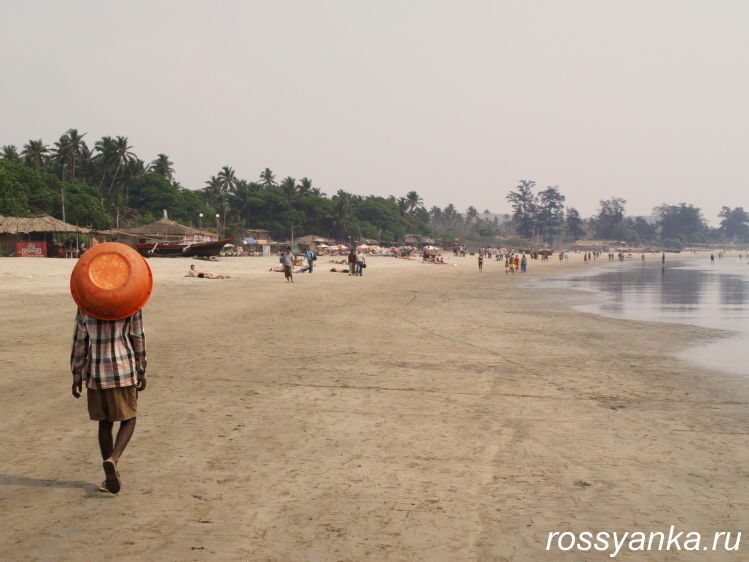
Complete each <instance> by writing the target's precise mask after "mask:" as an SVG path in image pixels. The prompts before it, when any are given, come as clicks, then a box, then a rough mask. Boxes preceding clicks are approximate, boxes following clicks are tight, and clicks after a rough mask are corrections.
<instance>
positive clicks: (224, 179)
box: [217, 166, 237, 195]
mask: <svg viewBox="0 0 749 562" xmlns="http://www.w3.org/2000/svg"><path fill="white" fill-rule="evenodd" d="M217 177H218V181H219V182H221V193H222V195H225V194H227V193H229V192H230V191H232V190H234V187H236V185H237V175H236V174H235V173H234V168H231V167H229V166H224V167H223V168H221V171H220V172H219V173H218V176H217Z"/></svg>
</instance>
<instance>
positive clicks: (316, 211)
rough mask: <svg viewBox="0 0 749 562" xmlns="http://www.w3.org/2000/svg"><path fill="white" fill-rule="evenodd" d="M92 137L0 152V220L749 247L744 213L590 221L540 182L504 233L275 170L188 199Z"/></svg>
mask: <svg viewBox="0 0 749 562" xmlns="http://www.w3.org/2000/svg"><path fill="white" fill-rule="evenodd" d="M85 137H86V133H82V132H80V131H78V130H77V129H69V130H67V131H66V132H65V133H63V134H62V135H61V136H60V138H59V139H58V140H57V141H56V142H54V143H53V144H51V145H48V144H45V143H44V142H43V141H42V140H41V139H32V140H29V141H28V142H27V143H25V144H24V145H23V146H22V147H21V149H20V150H19V149H18V148H17V147H16V146H14V145H5V146H2V147H0V214H6V215H14V216H24V215H31V214H36V213H40V212H45V213H48V214H50V215H52V216H55V217H58V218H63V219H65V220H67V222H71V223H78V224H81V225H88V226H93V227H95V228H112V227H114V228H120V227H127V226H135V225H138V224H143V223H146V222H151V221H153V220H156V219H157V218H159V217H160V216H161V214H162V210H164V209H166V210H168V212H169V216H170V218H173V219H175V220H178V221H180V222H183V223H186V224H190V225H193V226H198V227H210V228H214V227H215V228H218V229H219V230H221V231H223V233H224V234H226V235H227V236H228V235H241V231H242V230H244V229H245V228H248V227H252V228H265V229H268V230H270V231H271V233H272V235H273V236H274V237H275V238H276V239H286V238H288V237H289V234H290V231H291V229H292V228H293V229H294V232H295V234H296V235H304V234H318V235H323V236H330V237H334V238H337V239H340V240H347V239H353V240H361V239H365V238H366V239H376V240H382V241H385V242H399V241H402V240H403V238H404V237H405V235H406V234H411V233H413V234H421V235H430V236H433V237H435V238H437V239H438V240H439V241H441V242H442V243H443V244H448V245H449V244H451V243H452V242H453V241H455V240H468V241H475V242H477V243H487V244H489V243H491V241H492V240H496V239H497V237H507V236H513V235H516V236H519V237H522V238H525V239H529V240H532V241H534V242H537V243H546V244H561V243H564V242H568V241H574V240H579V239H583V238H594V239H598V240H617V241H623V242H628V243H659V244H663V245H665V246H668V247H681V246H684V245H687V244H693V243H699V242H726V241H730V242H744V243H749V224H748V223H749V215H748V214H747V212H745V211H744V209H743V208H742V207H736V208H729V207H723V208H722V210H721V212H720V219H721V222H720V226H719V227H718V228H711V227H709V226H708V225H707V223H706V221H705V219H704V217H703V215H702V212H701V210H700V209H699V208H696V207H694V206H692V205H689V204H686V203H679V204H676V205H670V204H665V203H664V204H663V205H660V206H658V207H656V208H655V209H654V210H653V216H654V217H655V220H648V219H646V218H644V217H634V218H633V217H628V216H626V213H625V205H626V201H625V200H624V199H622V198H620V197H611V198H610V199H606V200H602V201H601V202H600V206H599V209H598V212H597V213H596V214H595V215H594V216H593V217H590V218H589V219H587V220H586V219H583V218H582V217H581V216H580V213H579V212H578V211H577V209H575V208H574V207H569V206H566V197H565V196H564V195H563V194H562V193H561V191H560V190H559V188H558V187H557V186H547V187H546V188H544V189H540V190H538V189H536V183H535V182H534V181H533V180H521V181H520V182H519V184H518V185H517V187H516V188H515V189H513V190H511V191H510V192H509V193H508V194H507V201H508V203H509V204H510V206H511V207H512V213H511V219H510V220H509V221H505V220H500V218H499V216H497V215H494V214H492V213H491V212H490V211H489V210H488V209H485V210H484V211H483V212H482V213H480V212H479V211H478V209H477V208H476V207H473V206H470V207H468V209H466V211H465V212H464V213H463V212H460V211H459V210H458V209H457V208H456V207H455V205H453V204H449V205H447V206H446V207H444V208H440V207H439V206H433V207H431V208H430V209H429V210H427V209H426V207H425V205H424V201H423V199H422V197H421V196H420V195H419V194H418V193H417V192H416V191H409V192H408V193H407V194H405V195H404V196H402V197H395V196H389V197H381V196H375V195H369V196H362V195H356V194H353V193H350V192H347V191H345V190H342V189H339V190H338V191H336V193H335V194H333V195H332V196H328V195H327V194H326V193H324V192H323V191H322V189H321V188H320V187H318V186H315V185H314V183H313V182H312V180H310V179H309V178H307V177H303V178H301V179H299V180H297V179H296V178H293V177H284V178H282V179H279V178H277V176H276V174H275V173H274V172H273V171H272V170H270V169H269V168H265V169H263V170H262V171H261V172H260V173H259V174H258V176H257V178H256V179H246V178H242V177H239V176H238V175H237V173H236V171H235V170H234V169H233V168H232V167H230V166H224V167H222V168H221V170H219V171H218V172H217V173H216V174H215V175H212V176H210V177H209V178H208V179H207V180H206V182H205V184H204V185H203V186H202V188H201V189H187V188H186V187H184V186H182V185H181V184H180V183H179V182H178V181H177V180H176V179H175V169H174V163H173V162H172V161H171V159H170V158H169V156H168V155H166V154H157V155H156V157H155V158H153V159H151V160H150V161H145V160H142V159H141V158H139V157H138V155H137V154H136V153H135V152H134V151H133V147H132V146H131V145H130V142H129V140H128V138H127V137H124V136H114V137H111V136H104V137H102V138H100V139H98V140H96V141H95V142H94V143H93V147H92V148H91V147H89V145H88V144H87V142H86V139H85ZM63 200H64V202H65V204H64V209H65V210H64V211H63ZM63 213H64V216H63ZM216 215H218V216H219V218H218V220H216V219H215V217H216Z"/></svg>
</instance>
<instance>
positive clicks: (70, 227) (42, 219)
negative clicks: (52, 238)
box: [0, 215, 91, 234]
mask: <svg viewBox="0 0 749 562" xmlns="http://www.w3.org/2000/svg"><path fill="white" fill-rule="evenodd" d="M33 232H52V233H67V234H76V233H77V234H88V233H89V232H91V229H89V228H84V227H81V226H76V225H74V224H68V223H66V222H62V221H61V220H58V219H56V218H54V217H50V216H49V215H41V216H38V217H5V216H3V215H0V234H31V233H33Z"/></svg>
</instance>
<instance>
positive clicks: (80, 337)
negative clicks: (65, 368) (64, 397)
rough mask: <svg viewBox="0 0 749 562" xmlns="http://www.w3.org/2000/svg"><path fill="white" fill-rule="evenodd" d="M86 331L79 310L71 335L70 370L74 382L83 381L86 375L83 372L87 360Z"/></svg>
mask: <svg viewBox="0 0 749 562" xmlns="http://www.w3.org/2000/svg"><path fill="white" fill-rule="evenodd" d="M88 341H89V340H88V330H86V322H85V321H84V319H83V316H81V311H80V310H79V311H78V312H77V313H76V315H75V332H74V333H73V349H72V351H71V352H70V370H71V371H72V372H73V380H74V381H75V382H78V381H81V380H83V377H84V376H85V375H86V373H84V372H83V371H84V370H85V368H86V363H87V360H88Z"/></svg>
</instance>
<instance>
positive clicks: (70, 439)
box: [0, 257, 749, 561]
mask: <svg viewBox="0 0 749 562" xmlns="http://www.w3.org/2000/svg"><path fill="white" fill-rule="evenodd" d="M451 259H452V258H451ZM455 261H457V263H459V264H460V265H459V266H458V267H446V266H434V265H422V264H419V263H418V262H415V261H414V262H405V261H400V260H394V259H388V258H371V259H370V260H369V268H368V269H367V270H366V275H365V277H364V278H362V279H359V278H349V277H348V276H346V275H341V274H333V273H329V272H328V271H327V267H329V266H328V264H327V259H325V258H321V259H320V260H319V261H318V262H317V264H318V271H317V272H315V273H314V274H313V275H298V276H297V282H296V283H295V284H294V285H293V286H289V285H286V284H285V283H284V282H283V276H282V274H278V273H267V272H266V271H264V269H265V268H266V267H267V266H269V265H272V264H274V263H275V259H274V260H270V259H263V258H236V259H227V260H223V261H222V262H220V263H217V264H206V263H204V262H195V263H197V264H198V268H200V269H206V270H211V271H213V272H215V273H228V274H231V275H233V276H234V277H235V278H233V279H230V280H224V281H210V280H203V279H186V278H183V277H181V276H182V275H183V274H184V272H185V270H186V269H187V266H188V265H189V263H190V262H189V261H188V260H182V259H175V260H168V259H161V260H158V259H157V260H153V261H152V263H153V265H154V269H155V274H156V279H157V284H156V289H155V292H154V296H153V299H152V301H151V303H150V304H149V305H148V307H147V308H146V310H145V312H144V319H145V322H146V330H147V335H148V338H149V339H148V348H149V349H148V350H149V377H150V378H149V386H148V389H147V391H146V392H145V393H143V394H142V395H141V397H140V405H139V406H140V410H139V412H140V415H139V417H138V427H137V429H136V432H135V436H134V438H133V441H132V442H131V444H130V447H129V448H128V450H127V451H126V453H125V455H124V456H123V458H122V461H121V463H120V467H121V472H122V476H123V490H122V492H121V493H120V495H119V496H116V497H115V496H111V495H105V494H102V493H100V492H98V491H97V485H98V484H99V483H100V482H101V481H102V479H103V476H102V471H101V461H100V458H99V453H98V447H97V442H96V426H95V424H94V422H90V421H88V417H87V412H86V406H85V398H84V399H81V400H74V399H73V398H72V397H71V396H70V382H71V377H70V375H69V369H68V356H69V346H70V339H71V336H72V324H73V315H74V312H75V309H74V306H73V303H72V301H71V299H70V297H69V295H68V291H67V279H68V275H69V272H70V269H71V268H72V265H73V262H72V261H67V260H21V259H1V260H0V294H2V300H1V301H0V313H1V314H2V323H1V324H0V365H1V366H2V367H1V374H2V378H1V379H0V384H1V385H2V386H1V389H2V392H1V393H0V422H1V424H0V559H2V560H14V561H16V560H103V559H106V560H128V561H130V560H148V561H152V560H199V561H204V560H205V561H208V560H210V561H215V560H321V561H322V560H325V561H327V560H351V561H361V560H377V561H390V560H445V561H448V560H449V561H455V560H513V561H538V560H582V559H585V560H594V559H608V557H607V555H606V554H601V555H593V554H589V555H587V556H581V555H580V554H579V553H578V554H568V555H563V554H562V553H559V552H550V553H548V552H545V550H544V548H545V544H546V536H547V533H548V532H549V531H551V530H576V531H582V530H585V529H591V530H621V531H623V530H638V529H639V530H648V529H654V530H663V529H665V528H667V527H668V526H670V525H672V524H675V525H677V526H678V527H679V528H681V529H687V530H697V531H702V532H708V531H709V532H712V531H714V530H730V531H741V530H743V531H746V530H749V525H748V523H749V510H748V509H747V507H748V505H747V500H748V499H749V489H748V488H747V485H746V484H747V474H748V472H749V469H748V468H747V466H749V462H748V461H749V448H747V432H748V426H749V410H748V409H747V402H748V401H749V384H748V383H747V381H745V380H744V379H741V378H738V377H735V376H732V375H726V374H721V373H716V372H705V371H700V370H698V369H697V368H695V367H693V366H691V365H690V364H687V363H684V362H681V361H679V360H677V359H676V358H674V357H673V356H672V354H671V352H673V351H674V350H676V349H678V348H680V347H684V346H686V345H689V344H690V343H692V342H694V341H697V340H698V339H700V338H704V337H707V336H708V335H710V334H709V332H707V331H705V330H702V329H698V328H694V327H688V326H681V325H659V324H642V323H637V322H629V321H621V320H613V319H606V318H601V317H597V316H593V315H586V314H582V313H579V312H576V311H574V310H572V309H571V308H569V307H567V306H566V305H561V304H558V298H559V297H560V296H561V295H559V294H554V293H550V292H547V293H544V294H542V293H541V292H540V291H539V290H536V289H530V288H527V287H523V281H524V280H526V279H528V278H532V277H538V276H541V275H547V274H549V273H558V272H562V271H565V270H570V269H572V268H573V267H582V265H581V264H579V263H578V264H565V265H562V264H559V263H558V262H557V261H556V260H552V261H551V262H550V263H549V264H540V263H536V262H531V266H530V269H531V271H530V273H529V274H528V275H527V276H525V277H522V276H520V275H519V274H518V275H515V276H505V274H504V269H503V267H502V266H500V265H499V264H497V263H495V262H493V261H490V262H487V263H486V265H485V271H484V273H483V274H479V273H478V272H477V271H476V263H475V257H473V258H465V259H464V260H455ZM588 267H592V266H588ZM742 550H744V549H742ZM623 558H624V559H646V557H631V556H623ZM647 559H653V560H681V559H683V560H705V559H714V560H719V559H720V560H722V559H727V560H742V559H746V556H743V555H741V554H735V553H734V554H733V555H731V556H728V555H725V554H724V555H714V556H713V557H712V558H710V557H709V556H704V555H703V554H702V553H700V554H695V553H692V554H682V555H681V556H680V555H679V553H670V554H665V553H662V554H661V555H651V556H650V557H647Z"/></svg>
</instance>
